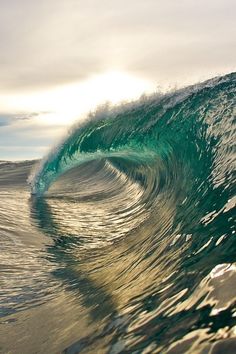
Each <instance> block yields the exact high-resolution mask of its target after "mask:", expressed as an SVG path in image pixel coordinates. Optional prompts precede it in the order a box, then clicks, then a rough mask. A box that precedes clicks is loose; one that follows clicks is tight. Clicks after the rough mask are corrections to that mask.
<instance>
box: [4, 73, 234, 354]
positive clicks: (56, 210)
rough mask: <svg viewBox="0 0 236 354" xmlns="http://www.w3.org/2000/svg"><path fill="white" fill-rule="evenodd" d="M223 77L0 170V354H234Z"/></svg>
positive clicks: (114, 116)
mask: <svg viewBox="0 0 236 354" xmlns="http://www.w3.org/2000/svg"><path fill="white" fill-rule="evenodd" d="M235 103H236V74H235V73H232V74H229V75H226V76H224V77H218V78H215V79H211V80H209V81H207V82H204V83H201V84H197V85H195V86H191V87H187V88H184V89H181V90H178V91H174V92H171V93H167V94H165V95H158V94H155V95H151V96H148V97H146V96H143V97H141V98H140V100H138V101H136V102H132V103H126V104H122V105H119V106H116V107H110V106H109V105H106V106H104V107H102V108H100V109H98V110H97V111H96V112H95V113H91V114H90V115H89V116H88V118H87V120H86V121H85V122H83V123H77V124H76V125H74V126H73V127H72V128H71V129H70V130H69V132H68V133H67V134H66V136H65V138H64V139H63V140H62V141H61V142H60V143H59V144H58V146H56V147H54V148H53V149H52V150H51V152H50V153H49V154H48V155H47V156H46V157H45V158H44V159H42V160H41V161H23V162H16V163H14V162H4V161H2V162H0V352H1V353H17V354H18V353H19V354H28V353H30V354H31V353H44V354H45V353H46V354H47V353H48V354H54V353H66V354H75V353H86V354H87V353H109V354H118V353H143V354H148V353H161V354H162V353H168V354H183V353H191V354H192V353H197V354H207V353H212V354H219V353H224V354H228V353H230V354H231V353H236V234H235V231H236V230H235V216H236V213H235V204H236V196H235V194H236V193H235V192H236V183H235V182H236V181H235V167H236V166H235V165H236V158H235V157H236V149H235V148H236V146H235V145H236V134H235V133H236V124H235V119H236V114H235V112H236V108H235V107H236V105H235Z"/></svg>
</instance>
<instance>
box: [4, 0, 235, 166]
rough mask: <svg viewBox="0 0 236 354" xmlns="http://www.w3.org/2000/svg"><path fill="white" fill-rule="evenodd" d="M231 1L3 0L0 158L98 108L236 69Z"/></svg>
mask: <svg viewBox="0 0 236 354" xmlns="http://www.w3.org/2000/svg"><path fill="white" fill-rule="evenodd" d="M235 13H236V1H235V0H198V1H196V0H145V1H144V0H119V1H117V0H116V1H115V0H40V1H32V0H20V1H19V0H0V160H4V159H8V160H22V159H32V158H40V157H42V156H43V155H44V154H45V153H47V151H48V149H49V148H50V146H52V145H53V144H55V143H56V141H57V140H58V139H59V138H60V137H61V136H62V135H63V134H64V132H65V131H66V130H67V129H68V127H69V126H70V125H71V124H72V123H73V122H74V121H75V120H80V119H83V118H84V117H85V116H86V112H89V111H91V110H93V109H95V107H96V106H97V105H99V104H102V103H105V102H107V101H110V102H112V103H117V102H119V101H121V100H131V99H134V98H137V97H139V96H140V95H141V94H142V93H144V92H146V93H149V92H153V91H156V90H168V89H169V88H173V87H181V86H184V85H187V84H191V83H196V82H199V81H203V80H205V79H208V78H211V77H214V76H217V75H223V74H226V73H229V72H232V71H235V69H236V25H235Z"/></svg>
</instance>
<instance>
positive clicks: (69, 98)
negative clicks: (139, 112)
mask: <svg viewBox="0 0 236 354" xmlns="http://www.w3.org/2000/svg"><path fill="white" fill-rule="evenodd" d="M154 89H155V87H154V85H153V84H152V83H151V82H149V81H146V80H143V79H140V78H136V77H133V76H130V75H128V74H126V73H122V72H118V71H111V72H107V73H104V74H103V75H97V76H94V77H91V78H89V79H88V80H86V81H84V82H80V83H75V84H71V85H65V86H61V87H57V88H55V89H53V90H47V91H44V92H38V93H31V94H25V95H17V96H15V97H11V100H10V101H9V102H8V103H9V105H11V106H12V105H14V108H15V109H18V110H21V111H25V112H42V113H40V114H39V115H38V117H37V120H40V122H41V123H45V124H49V125H52V124H56V125H67V124H71V123H72V122H73V121H74V120H76V119H79V118H80V117H81V116H83V115H84V114H85V113H86V112H89V111H91V110H93V109H95V107H96V106H97V105H100V104H103V103H106V102H111V103H113V104H115V103H118V102H120V101H123V100H132V99H135V98H138V97H139V96H140V95H141V94H143V93H144V92H150V91H153V90H154ZM5 102H6V100H5Z"/></svg>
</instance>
